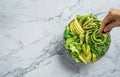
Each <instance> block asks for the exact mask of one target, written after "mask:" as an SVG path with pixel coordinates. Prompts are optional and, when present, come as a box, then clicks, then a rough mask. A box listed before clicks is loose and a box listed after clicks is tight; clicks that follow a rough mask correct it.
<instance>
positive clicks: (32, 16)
mask: <svg viewBox="0 0 120 77" xmlns="http://www.w3.org/2000/svg"><path fill="white" fill-rule="evenodd" d="M119 3H120V0H0V77H120V36H119V34H120V28H114V29H113V30H112V31H111V39H112V42H111V45H110V48H109V50H108V52H107V54H106V55H105V56H104V57H103V58H102V59H100V60H99V61H98V62H96V63H95V64H94V65H93V64H91V63H90V64H88V65H83V64H82V63H75V62H74V61H73V60H72V59H71V57H70V56H69V55H68V54H67V53H66V51H65V48H64V41H63V32H64V28H65V26H66V25H67V24H68V23H69V22H70V21H71V20H72V19H73V18H74V17H75V15H76V14H81V15H85V14H89V13H93V14H94V15H95V16H96V17H98V18H100V19H103V18H104V17H105V15H106V14H107V13H108V11H109V10H110V9H111V8H120V4H119Z"/></svg>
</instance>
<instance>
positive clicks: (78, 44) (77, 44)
mask: <svg viewBox="0 0 120 77" xmlns="http://www.w3.org/2000/svg"><path fill="white" fill-rule="evenodd" d="M100 25H101V20H99V19H97V18H94V17H93V15H92V14H89V15H85V16H81V15H77V16H76V17H75V18H74V19H73V21H72V22H70V24H69V25H67V26H66V27H65V31H64V39H65V48H66V50H67V52H68V53H69V55H70V56H71V57H72V58H73V59H74V60H75V62H83V63H84V64H88V63H89V62H92V63H95V62H96V61H97V60H99V59H100V58H101V57H103V56H104V55H105V54H106V52H107V49H108V47H109V45H110V42H111V39H110V34H109V33H106V34H98V30H99V28H100Z"/></svg>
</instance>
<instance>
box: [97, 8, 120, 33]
mask: <svg viewBox="0 0 120 77" xmlns="http://www.w3.org/2000/svg"><path fill="white" fill-rule="evenodd" d="M117 26H120V9H112V10H111V11H109V13H108V14H107V16H106V17H105V18H104V19H103V21H102V24H101V27H100V29H99V31H98V33H99V34H101V33H107V32H110V31H111V30H112V28H114V27H117Z"/></svg>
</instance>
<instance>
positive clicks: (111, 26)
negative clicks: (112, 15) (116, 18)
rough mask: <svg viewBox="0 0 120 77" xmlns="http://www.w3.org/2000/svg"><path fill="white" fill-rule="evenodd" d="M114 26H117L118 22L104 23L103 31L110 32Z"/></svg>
mask: <svg viewBox="0 0 120 77" xmlns="http://www.w3.org/2000/svg"><path fill="white" fill-rule="evenodd" d="M116 26H118V22H112V23H110V24H108V25H106V26H105V28H104V30H103V31H104V32H105V33H107V32H110V31H111V30H112V28H113V27H116Z"/></svg>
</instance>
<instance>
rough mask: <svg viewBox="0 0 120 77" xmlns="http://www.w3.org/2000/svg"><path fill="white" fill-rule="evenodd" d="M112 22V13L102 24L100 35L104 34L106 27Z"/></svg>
mask: <svg viewBox="0 0 120 77" xmlns="http://www.w3.org/2000/svg"><path fill="white" fill-rule="evenodd" d="M111 21H112V17H111V15H110V12H109V13H108V14H107V16H106V17H105V18H104V19H103V21H102V24H101V26H100V29H99V31H98V33H99V34H101V33H103V31H104V30H103V29H104V27H105V26H106V25H107V24H108V23H110V22H111Z"/></svg>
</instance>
